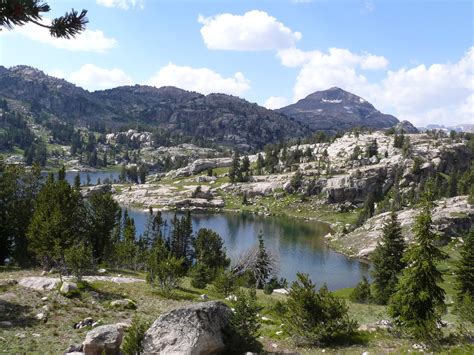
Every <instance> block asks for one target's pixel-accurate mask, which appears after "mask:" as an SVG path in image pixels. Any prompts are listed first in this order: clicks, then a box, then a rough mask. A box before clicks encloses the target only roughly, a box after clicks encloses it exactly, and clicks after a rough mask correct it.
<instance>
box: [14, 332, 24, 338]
mask: <svg viewBox="0 0 474 355" xmlns="http://www.w3.org/2000/svg"><path fill="white" fill-rule="evenodd" d="M15 336H16V337H17V338H20V339H24V338H26V335H25V333H16V334H15Z"/></svg>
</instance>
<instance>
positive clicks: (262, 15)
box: [198, 10, 301, 51]
mask: <svg viewBox="0 0 474 355" xmlns="http://www.w3.org/2000/svg"><path fill="white" fill-rule="evenodd" d="M198 21H199V23H201V24H202V25H203V26H202V28H201V35H202V38H203V40H204V43H205V44H206V46H207V48H209V49H224V50H236V51H263V50H274V49H282V48H288V47H291V46H294V44H295V43H296V42H297V41H299V40H300V39H301V33H300V32H293V31H292V30H291V29H289V28H288V27H286V26H285V25H284V24H283V23H281V22H279V21H278V20H277V19H276V18H274V17H272V16H270V15H269V14H267V13H266V12H265V11H259V10H252V11H249V12H246V13H245V14H244V15H233V14H229V13H223V14H218V15H215V16H212V17H204V16H201V15H200V16H199V18H198Z"/></svg>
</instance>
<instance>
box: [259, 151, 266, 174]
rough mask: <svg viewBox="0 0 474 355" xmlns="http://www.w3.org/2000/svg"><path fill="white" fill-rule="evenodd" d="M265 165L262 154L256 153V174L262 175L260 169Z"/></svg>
mask: <svg viewBox="0 0 474 355" xmlns="http://www.w3.org/2000/svg"><path fill="white" fill-rule="evenodd" d="M264 165H265V161H264V160H263V157H262V154H260V153H258V155H257V174H258V175H262V169H263V167H264Z"/></svg>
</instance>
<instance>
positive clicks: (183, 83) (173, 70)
mask: <svg viewBox="0 0 474 355" xmlns="http://www.w3.org/2000/svg"><path fill="white" fill-rule="evenodd" d="M148 84H149V85H153V86H156V87H161V86H176V87H179V88H182V89H186V90H191V91H197V92H200V93H203V94H209V93H226V94H231V95H241V94H242V93H243V92H245V91H247V90H248V89H250V81H249V80H247V79H246V78H245V76H244V75H243V74H242V73H240V72H237V73H235V74H234V76H233V77H229V78H224V77H222V76H221V75H220V74H219V73H216V72H214V71H213V70H211V69H208V68H192V67H188V66H178V65H175V64H173V63H169V64H168V65H166V66H164V67H162V68H161V69H160V70H159V71H158V72H157V73H156V74H155V75H154V76H153V77H151V78H150V80H149V81H148Z"/></svg>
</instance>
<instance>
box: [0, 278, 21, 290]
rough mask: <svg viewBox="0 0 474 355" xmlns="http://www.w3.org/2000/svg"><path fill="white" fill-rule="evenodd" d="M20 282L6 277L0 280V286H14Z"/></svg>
mask: <svg viewBox="0 0 474 355" xmlns="http://www.w3.org/2000/svg"><path fill="white" fill-rule="evenodd" d="M17 283H18V281H17V280H14V279H4V280H0V287H5V288H7V287H11V286H14V285H16V284H17Z"/></svg>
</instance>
